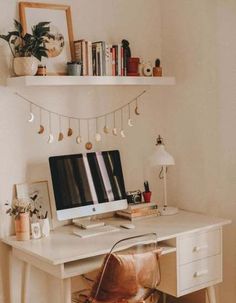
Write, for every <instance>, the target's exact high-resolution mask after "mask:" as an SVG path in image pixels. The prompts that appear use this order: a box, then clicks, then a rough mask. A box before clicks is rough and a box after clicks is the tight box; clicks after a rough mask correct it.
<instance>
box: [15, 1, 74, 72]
mask: <svg viewBox="0 0 236 303" xmlns="http://www.w3.org/2000/svg"><path fill="white" fill-rule="evenodd" d="M19 14H20V21H21V24H22V26H23V30H24V32H28V33H31V32H32V30H31V28H32V26H33V25H36V24H38V23H39V22H50V25H49V26H50V35H49V36H48V37H47V41H48V42H47V43H46V45H45V46H46V48H47V49H48V58H43V59H42V64H43V65H46V67H47V75H65V74H66V69H67V66H66V63H67V62H69V61H73V60H74V43H73V41H74V37H73V26H72V18H71V9H70V6H69V5H61V4H49V3H36V2H19Z"/></svg>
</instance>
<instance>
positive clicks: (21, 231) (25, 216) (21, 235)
mask: <svg viewBox="0 0 236 303" xmlns="http://www.w3.org/2000/svg"><path fill="white" fill-rule="evenodd" d="M15 231H16V240H18V241H26V240H29V239H30V222H29V213H22V214H20V215H19V216H18V217H17V218H16V219H15Z"/></svg>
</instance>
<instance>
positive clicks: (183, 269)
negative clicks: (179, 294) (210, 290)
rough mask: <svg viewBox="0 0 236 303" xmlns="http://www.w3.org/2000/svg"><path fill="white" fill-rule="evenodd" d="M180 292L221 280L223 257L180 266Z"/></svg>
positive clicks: (218, 256) (219, 256)
mask: <svg viewBox="0 0 236 303" xmlns="http://www.w3.org/2000/svg"><path fill="white" fill-rule="evenodd" d="M179 277H180V291H183V290H186V289H189V288H193V287H196V286H198V285H199V286H200V285H201V284H204V283H207V282H210V281H213V280H218V279H221V255H217V256H214V257H209V258H205V259H202V260H199V261H195V262H192V263H189V264H186V265H182V266H180V276H179Z"/></svg>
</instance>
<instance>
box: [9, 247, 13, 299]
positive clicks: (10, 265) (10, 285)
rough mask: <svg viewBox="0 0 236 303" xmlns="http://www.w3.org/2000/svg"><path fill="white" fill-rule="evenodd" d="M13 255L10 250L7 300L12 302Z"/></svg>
mask: <svg viewBox="0 0 236 303" xmlns="http://www.w3.org/2000/svg"><path fill="white" fill-rule="evenodd" d="M12 263H13V256H12V251H11V252H10V253H9V300H10V303H13V281H12V279H13V264H12Z"/></svg>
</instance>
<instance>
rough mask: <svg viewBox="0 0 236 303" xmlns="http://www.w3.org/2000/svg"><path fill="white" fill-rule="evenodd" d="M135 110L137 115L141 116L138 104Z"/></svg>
mask: <svg viewBox="0 0 236 303" xmlns="http://www.w3.org/2000/svg"><path fill="white" fill-rule="evenodd" d="M134 112H135V115H137V116H139V115H140V113H139V111H138V106H136V107H135V110H134Z"/></svg>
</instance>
